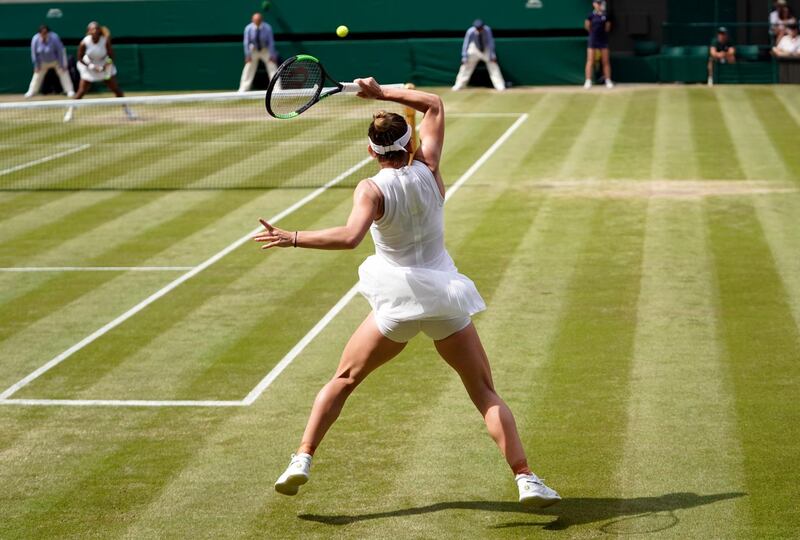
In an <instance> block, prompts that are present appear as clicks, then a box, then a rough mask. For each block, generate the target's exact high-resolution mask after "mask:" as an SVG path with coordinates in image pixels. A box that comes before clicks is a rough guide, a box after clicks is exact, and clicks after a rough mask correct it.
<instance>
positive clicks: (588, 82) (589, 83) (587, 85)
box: [583, 79, 592, 90]
mask: <svg viewBox="0 0 800 540" xmlns="http://www.w3.org/2000/svg"><path fill="white" fill-rule="evenodd" d="M583 89H584V90H591V89H592V80H591V79H586V82H585V83H583Z"/></svg>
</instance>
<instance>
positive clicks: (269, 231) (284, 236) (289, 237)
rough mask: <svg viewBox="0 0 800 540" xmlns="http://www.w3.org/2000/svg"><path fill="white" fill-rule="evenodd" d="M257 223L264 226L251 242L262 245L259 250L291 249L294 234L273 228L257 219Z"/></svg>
mask: <svg viewBox="0 0 800 540" xmlns="http://www.w3.org/2000/svg"><path fill="white" fill-rule="evenodd" d="M258 221H259V222H261V224H262V225H263V226H264V231H262V232H260V233H258V234H257V235H255V236H254V237H253V240H254V241H256V242H260V243H262V244H264V245H263V246H261V249H269V248H272V247H291V246H293V245H294V237H295V233H294V232H290V231H284V230H283V229H279V228H278V227H273V226H272V225H270V224H269V223H267V222H266V221H265V220H263V219H259V220H258Z"/></svg>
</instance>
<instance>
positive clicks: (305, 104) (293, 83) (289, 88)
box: [265, 54, 361, 119]
mask: <svg viewBox="0 0 800 540" xmlns="http://www.w3.org/2000/svg"><path fill="white" fill-rule="evenodd" d="M326 80H327V81H330V83H331V84H330V86H329V87H327V88H326V87H325V81H326ZM360 90H361V88H360V87H359V86H358V85H357V84H355V83H340V82H338V81H336V80H334V79H333V78H332V77H331V76H330V75H328V73H327V72H326V71H325V68H323V67H322V64H321V63H320V61H319V60H317V59H316V58H314V57H313V56H310V55H308V54H298V55H297V56H292V57H291V58H289V59H288V60H286V61H285V62H284V63H283V64H281V66H280V67H279V68H278V71H276V72H275V76H274V77H272V80H271V81H270V82H269V88H267V97H266V100H265V101H266V103H265V104H266V107H267V112H268V113H269V114H270V115H271V116H274V117H275V118H281V119H287V118H294V117H295V116H298V115H299V114H302V113H303V112H305V111H307V110H308V109H309V108H310V107H311V106H312V105H314V104H315V103H318V102H320V101H322V100H323V99H325V98H326V97H330V96H332V95H334V94H338V93H340V92H344V93H346V94H355V93H357V92H359V91H360Z"/></svg>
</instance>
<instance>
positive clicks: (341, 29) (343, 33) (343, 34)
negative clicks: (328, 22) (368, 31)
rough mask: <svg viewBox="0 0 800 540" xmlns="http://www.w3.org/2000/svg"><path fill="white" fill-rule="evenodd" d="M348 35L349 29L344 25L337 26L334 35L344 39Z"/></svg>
mask: <svg viewBox="0 0 800 540" xmlns="http://www.w3.org/2000/svg"><path fill="white" fill-rule="evenodd" d="M349 33H350V29H349V28H347V27H346V26H345V25H341V26H339V28H337V29H336V35H337V36H339V37H346V36H347V34H349Z"/></svg>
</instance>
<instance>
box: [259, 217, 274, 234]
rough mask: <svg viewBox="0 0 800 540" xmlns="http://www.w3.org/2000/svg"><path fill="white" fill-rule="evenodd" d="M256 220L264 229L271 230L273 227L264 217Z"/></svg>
mask: <svg viewBox="0 0 800 540" xmlns="http://www.w3.org/2000/svg"><path fill="white" fill-rule="evenodd" d="M258 221H259V223H261V224H262V225H263V226H264V228H265V229H266V230H268V231H270V232H272V229H274V227H273V226H272V225H270V224H269V223H267V221H266V220H265V219H263V218H258Z"/></svg>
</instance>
